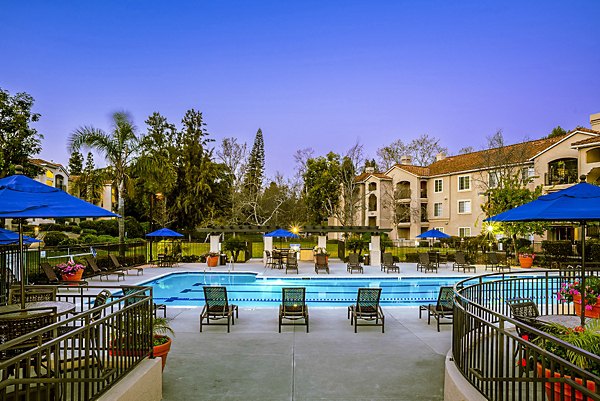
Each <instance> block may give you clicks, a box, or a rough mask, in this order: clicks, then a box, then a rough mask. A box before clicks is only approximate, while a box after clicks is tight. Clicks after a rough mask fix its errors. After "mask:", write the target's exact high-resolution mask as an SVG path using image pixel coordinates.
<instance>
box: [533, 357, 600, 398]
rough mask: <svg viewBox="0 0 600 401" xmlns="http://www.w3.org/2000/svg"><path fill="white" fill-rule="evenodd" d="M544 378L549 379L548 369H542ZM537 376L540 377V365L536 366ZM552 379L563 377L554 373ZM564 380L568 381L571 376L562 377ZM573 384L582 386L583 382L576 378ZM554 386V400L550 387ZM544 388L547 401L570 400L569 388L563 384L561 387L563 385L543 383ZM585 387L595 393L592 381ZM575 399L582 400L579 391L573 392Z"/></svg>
mask: <svg viewBox="0 0 600 401" xmlns="http://www.w3.org/2000/svg"><path fill="white" fill-rule="evenodd" d="M544 370H545V372H544V376H545V377H547V378H550V373H551V372H550V369H544ZM537 374H538V377H542V365H541V364H539V363H538V364H537ZM554 377H556V378H560V377H563V375H561V374H560V373H558V372H554ZM564 377H565V378H568V379H570V378H571V376H567V375H565V376H564ZM575 383H577V384H583V380H581V379H580V378H578V377H576V378H575ZM553 384H554V398H552V392H553V389H552V385H553ZM545 387H546V398H547V399H548V400H571V399H572V398H571V386H569V385H568V384H566V383H565V384H564V387H563V383H545ZM586 387H587V388H588V389H589V390H590V391H591V392H595V391H596V383H594V382H593V381H588V382H587V384H586ZM575 399H576V400H583V394H581V392H580V391H575Z"/></svg>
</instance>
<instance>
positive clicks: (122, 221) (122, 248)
mask: <svg viewBox="0 0 600 401" xmlns="http://www.w3.org/2000/svg"><path fill="white" fill-rule="evenodd" d="M124 188H125V183H124V182H123V181H121V182H119V190H118V196H119V200H118V203H117V205H118V206H117V209H118V210H119V215H120V216H121V217H119V256H120V257H124V256H125V200H124V199H123V192H124Z"/></svg>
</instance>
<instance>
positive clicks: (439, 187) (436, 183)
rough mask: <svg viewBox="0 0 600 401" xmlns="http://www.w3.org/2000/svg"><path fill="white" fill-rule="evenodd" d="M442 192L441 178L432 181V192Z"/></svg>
mask: <svg viewBox="0 0 600 401" xmlns="http://www.w3.org/2000/svg"><path fill="white" fill-rule="evenodd" d="M443 190H444V187H443V184H442V179H441V178H436V179H435V180H434V181H433V192H435V193H440V192H442V191H443Z"/></svg>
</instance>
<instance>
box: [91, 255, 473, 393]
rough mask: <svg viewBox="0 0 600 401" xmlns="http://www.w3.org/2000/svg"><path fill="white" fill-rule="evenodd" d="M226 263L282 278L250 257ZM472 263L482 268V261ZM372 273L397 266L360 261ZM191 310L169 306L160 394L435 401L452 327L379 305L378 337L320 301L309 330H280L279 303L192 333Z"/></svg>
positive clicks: (411, 268) (303, 266) (405, 270)
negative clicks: (382, 322) (170, 335)
mask: <svg viewBox="0 0 600 401" xmlns="http://www.w3.org/2000/svg"><path fill="white" fill-rule="evenodd" d="M400 265H401V273H400V275H401V276H424V275H427V276H431V275H432V273H427V274H424V273H421V272H417V271H416V265H415V264H411V263H401V264H400ZM330 267H331V274H330V276H349V274H348V273H347V272H346V269H345V264H343V263H341V262H339V261H337V263H336V261H335V260H332V261H330ZM228 269H231V267H230V266H220V267H219V268H213V269H208V268H206V264H199V263H194V264H184V265H181V266H179V267H174V268H146V269H145V274H144V276H135V275H130V276H128V277H127V279H126V283H127V284H130V283H138V282H141V281H143V280H147V279H149V278H151V277H156V276H159V275H162V274H167V273H170V272H174V271H204V270H206V271H227V270H228ZM233 269H234V271H253V272H256V273H259V274H264V275H269V276H280V275H285V271H281V270H272V269H270V268H269V269H266V268H265V267H264V266H263V265H262V262H261V261H258V260H256V261H251V263H245V264H236V265H235V266H234V267H233ZM477 270H478V271H477V274H481V273H483V272H484V269H483V268H482V267H481V268H478V269H477ZM132 272H133V271H132ZM314 275H315V273H314V266H313V264H312V263H308V262H301V263H300V276H314ZM375 275H377V276H382V275H383V276H392V275H397V273H396V274H392V273H390V274H389V275H387V274H385V273H383V272H381V271H380V269H379V267H373V266H366V267H365V274H364V276H375ZM438 275H447V276H450V275H453V276H456V275H458V276H465V277H468V276H470V275H472V274H465V273H462V272H460V273H457V272H456V271H455V272H452V271H451V265H448V266H446V267H444V266H442V267H441V269H440V272H439V273H438ZM354 276H356V274H354ZM359 276H360V275H359ZM94 281H97V280H94ZM199 307H200V305H199ZM199 307H198V308H181V307H179V308H178V307H169V308H168V312H167V316H168V317H169V318H170V319H172V320H171V326H172V327H173V329H174V330H175V333H176V336H175V339H174V342H173V346H172V349H171V352H170V354H169V357H168V362H167V365H166V368H165V371H164V376H163V395H164V398H163V399H164V401H180V400H246V401H252V400H257V401H266V400H348V401H351V400H398V401H402V400H407V401H409V400H415V401H416V400H442V399H443V386H444V357H445V355H446V353H447V352H448V350H449V349H450V344H451V331H452V329H451V326H450V325H446V326H442V328H441V332H439V333H438V332H437V330H436V326H435V324H432V325H431V326H428V325H427V320H426V319H422V320H419V318H418V308H417V307H384V313H385V315H386V327H385V334H382V333H381V328H376V327H359V332H358V334H355V333H354V330H353V328H352V327H351V326H350V323H349V320H348V319H347V314H346V309H345V308H323V307H312V308H311V309H310V323H311V324H310V333H306V332H305V327H304V326H302V327H291V326H287V327H284V328H283V332H282V333H281V334H280V333H278V326H277V315H278V311H277V308H240V318H239V320H237V321H236V324H235V326H233V327H232V329H231V333H229V334H228V333H227V332H226V328H225V327H223V326H211V327H207V328H206V329H205V330H204V331H203V333H200V332H199V323H198V319H199V314H200V308H199Z"/></svg>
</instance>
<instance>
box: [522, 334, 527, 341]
mask: <svg viewBox="0 0 600 401" xmlns="http://www.w3.org/2000/svg"><path fill="white" fill-rule="evenodd" d="M521 338H522V339H523V340H525V341H529V335H528V334H523V335H522V336H521Z"/></svg>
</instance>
